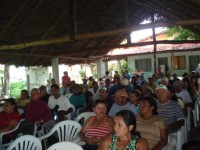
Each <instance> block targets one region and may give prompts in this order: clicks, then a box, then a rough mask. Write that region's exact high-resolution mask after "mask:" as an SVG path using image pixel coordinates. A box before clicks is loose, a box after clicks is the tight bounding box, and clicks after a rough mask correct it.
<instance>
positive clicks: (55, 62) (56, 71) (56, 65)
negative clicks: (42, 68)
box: [51, 58, 60, 85]
mask: <svg viewBox="0 0 200 150" xmlns="http://www.w3.org/2000/svg"><path fill="white" fill-rule="evenodd" d="M51 61H52V73H53V78H54V79H55V80H56V83H57V84H58V85H60V79H59V62H58V58H53V59H52V60H51Z"/></svg>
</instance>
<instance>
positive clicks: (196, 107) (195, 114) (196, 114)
mask: <svg viewBox="0 0 200 150" xmlns="http://www.w3.org/2000/svg"><path fill="white" fill-rule="evenodd" d="M199 105H200V99H199V98H198V99H197V100H196V101H195V104H194V110H193V111H192V112H193V120H194V127H196V126H197V124H198V122H199Z"/></svg>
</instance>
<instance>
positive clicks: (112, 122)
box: [107, 116, 114, 133]
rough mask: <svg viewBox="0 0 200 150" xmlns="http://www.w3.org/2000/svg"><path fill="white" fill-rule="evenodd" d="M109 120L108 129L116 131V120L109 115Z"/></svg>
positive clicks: (111, 131)
mask: <svg viewBox="0 0 200 150" xmlns="http://www.w3.org/2000/svg"><path fill="white" fill-rule="evenodd" d="M107 122H108V130H109V131H110V133H114V120H113V118H111V117H109V116H107Z"/></svg>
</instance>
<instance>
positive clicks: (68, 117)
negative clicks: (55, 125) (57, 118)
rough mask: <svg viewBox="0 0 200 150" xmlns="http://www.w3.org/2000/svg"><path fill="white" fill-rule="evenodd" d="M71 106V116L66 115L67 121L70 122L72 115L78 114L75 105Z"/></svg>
mask: <svg viewBox="0 0 200 150" xmlns="http://www.w3.org/2000/svg"><path fill="white" fill-rule="evenodd" d="M71 106H72V110H73V111H72V112H71V113H69V114H67V115H66V117H67V119H69V120H71V119H72V115H73V114H74V113H76V108H75V107H74V105H72V104H71Z"/></svg>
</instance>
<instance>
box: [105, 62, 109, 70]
mask: <svg viewBox="0 0 200 150" xmlns="http://www.w3.org/2000/svg"><path fill="white" fill-rule="evenodd" d="M105 71H108V61H105Z"/></svg>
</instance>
